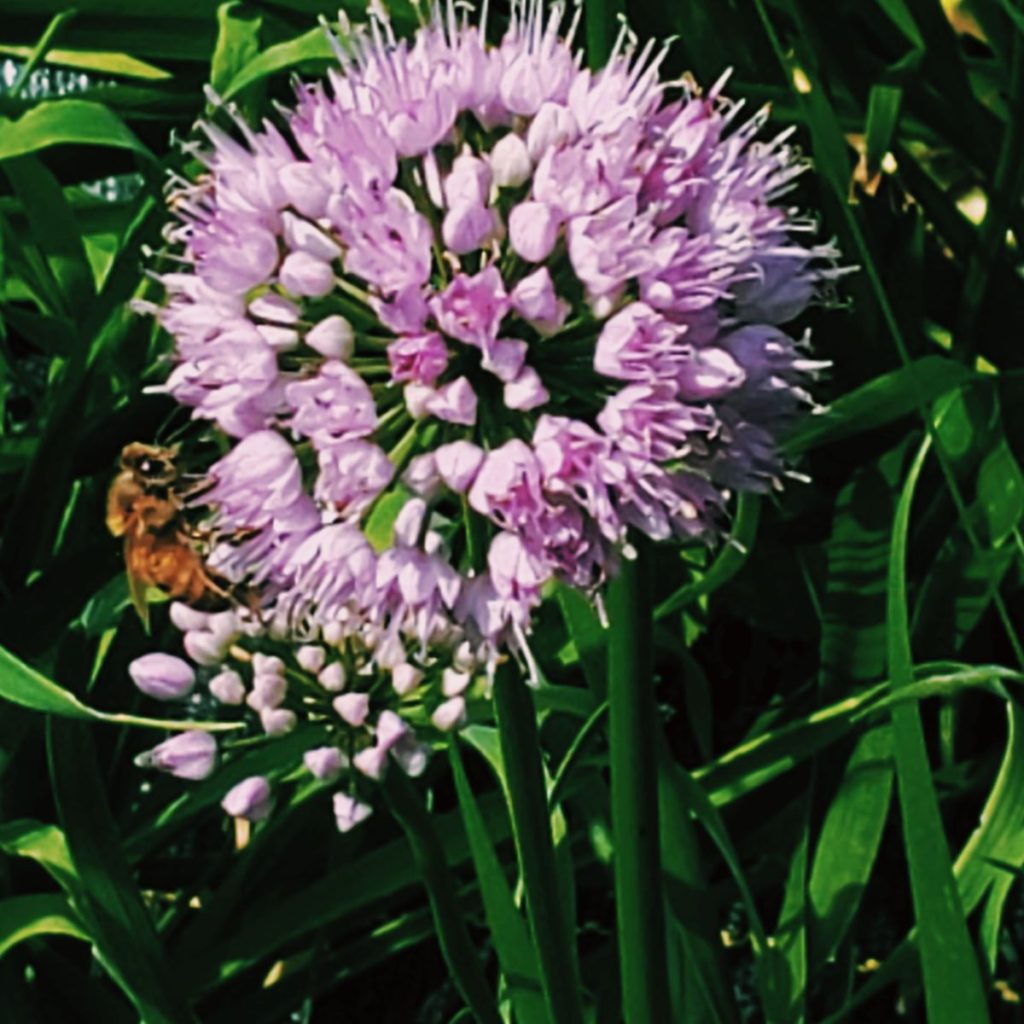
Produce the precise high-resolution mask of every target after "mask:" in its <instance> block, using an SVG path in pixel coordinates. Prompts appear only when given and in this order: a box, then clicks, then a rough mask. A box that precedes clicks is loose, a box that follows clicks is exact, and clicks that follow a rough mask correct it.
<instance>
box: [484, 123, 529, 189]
mask: <svg viewBox="0 0 1024 1024" xmlns="http://www.w3.org/2000/svg"><path fill="white" fill-rule="evenodd" d="M491 171H492V173H493V174H494V184H495V185H497V186H498V187H499V188H516V187H518V186H519V185H522V184H523V182H525V181H527V180H528V179H529V177H530V174H531V172H532V171H533V165H532V164H531V162H530V154H529V151H528V150H527V148H526V143H525V142H523V140H522V139H521V138H520V137H519V136H518V135H516V133H515V132H509V133H508V135H505V136H502V138H500V139H499V140H498V141H497V142H496V143H495V145H494V148H493V149H492V150H491Z"/></svg>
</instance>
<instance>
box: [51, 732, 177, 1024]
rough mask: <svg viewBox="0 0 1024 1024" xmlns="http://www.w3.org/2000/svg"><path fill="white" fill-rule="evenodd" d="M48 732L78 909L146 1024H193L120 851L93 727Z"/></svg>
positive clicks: (108, 968) (58, 802)
mask: <svg viewBox="0 0 1024 1024" xmlns="http://www.w3.org/2000/svg"><path fill="white" fill-rule="evenodd" d="M47 726H48V728H47V748H48V753H49V761H50V778H51V782H52V785H53V791H54V797H55V799H56V802H57V809H58V813H59V816H60V821H61V825H62V826H63V829H64V835H65V837H66V838H67V843H68V849H69V850H70V852H71V859H72V861H73V863H74V866H75V868H76V871H77V875H78V880H79V884H77V885H76V886H75V889H74V892H73V894H72V900H73V902H74V905H75V909H76V910H77V911H78V913H79V914H80V916H81V918H82V921H83V923H84V924H85V925H86V927H87V929H88V931H89V934H90V935H91V936H92V938H93V941H94V942H95V943H96V946H97V949H98V951H99V954H100V956H101V958H102V961H103V964H104V967H105V968H106V969H107V971H108V972H109V973H110V975H111V977H113V978H114V980H115V981H116V982H117V984H118V985H119V986H120V987H121V988H122V989H123V990H124V992H125V994H126V995H127V996H128V997H129V999H131V1001H132V1003H134V1005H135V1006H136V1008H137V1009H138V1011H139V1014H140V1016H141V1017H142V1019H144V1020H145V1021H146V1022H147V1024H184V1022H192V1021H194V1019H195V1018H194V1017H193V1016H192V1013H191V1011H190V1010H189V1008H188V1006H187V1004H186V1002H185V999H184V995H183V992H182V990H181V987H180V985H176V984H175V983H174V982H173V981H172V980H171V977H170V974H169V972H168V971H167V969H166V957H165V954H164V953H163V951H162V949H161V947H160V943H159V940H158V939H157V936H156V931H155V929H154V927H153V922H152V920H151V919H150V917H149V914H148V913H147V912H146V909H145V907H144V906H143V904H142V898H141V896H140V894H139V890H138V888H137V887H136V885H135V882H134V880H133V879H132V876H131V873H130V871H129V869H128V865H127V862H126V861H125V859H124V854H123V853H122V851H121V843H120V837H119V836H118V835H117V828H116V826H115V824H114V820H113V818H112V816H111V813H110V808H109V806H108V804H107V800H106V793H105V786H104V783H103V781H102V777H101V775H100V770H99V765H98V764H97V762H96V755H95V751H94V749H93V746H92V740H91V737H90V735H89V732H88V727H87V726H86V725H84V724H83V723H80V722H70V721H66V720H64V719H60V718H51V719H49V720H48V723H47Z"/></svg>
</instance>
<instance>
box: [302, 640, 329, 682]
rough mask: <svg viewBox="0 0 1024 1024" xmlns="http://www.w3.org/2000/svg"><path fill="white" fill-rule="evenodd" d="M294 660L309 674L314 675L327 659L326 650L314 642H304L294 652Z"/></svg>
mask: <svg viewBox="0 0 1024 1024" xmlns="http://www.w3.org/2000/svg"><path fill="white" fill-rule="evenodd" d="M295 660H296V661H297V662H298V663H299V666H300V667H301V668H303V669H305V670H306V671H307V672H309V673H310V675H314V676H315V675H316V674H317V673H318V672H319V671H320V670H321V669H322V668H323V667H324V663H325V662H326V661H327V652H326V651H325V650H324V649H323V648H322V647H318V646H317V645H316V644H304V645H303V646H302V647H300V648H299V649H298V650H297V651H296V652H295Z"/></svg>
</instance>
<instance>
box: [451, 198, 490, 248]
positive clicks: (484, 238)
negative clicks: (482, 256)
mask: <svg viewBox="0 0 1024 1024" xmlns="http://www.w3.org/2000/svg"><path fill="white" fill-rule="evenodd" d="M500 233H501V221H500V220H499V219H498V217H497V214H496V213H495V211H494V210H491V209H489V208H488V207H486V206H480V205H477V204H475V203H460V204H459V205H458V206H453V207H452V208H451V209H450V210H449V211H448V212H447V213H446V214H445V216H444V221H443V222H442V223H441V237H442V238H443V239H444V244H445V246H446V247H447V248H448V249H450V250H451V251H452V252H454V253H457V254H458V255H459V256H462V255H464V254H465V253H468V252H475V251H476V250H477V249H482V248H484V247H485V246H486V245H488V244H489V243H490V242H491V241H492V240H493V239H495V238H497V237H499V236H500Z"/></svg>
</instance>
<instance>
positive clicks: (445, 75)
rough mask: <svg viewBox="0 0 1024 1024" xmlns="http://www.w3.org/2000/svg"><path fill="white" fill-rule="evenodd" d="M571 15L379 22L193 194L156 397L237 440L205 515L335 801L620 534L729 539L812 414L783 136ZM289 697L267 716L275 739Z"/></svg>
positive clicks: (348, 43) (460, 707)
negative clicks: (166, 371)
mask: <svg viewBox="0 0 1024 1024" xmlns="http://www.w3.org/2000/svg"><path fill="white" fill-rule="evenodd" d="M578 14H579V10H578V9H577V12H576V18H578ZM563 15H564V12H563V10H562V8H561V7H560V6H558V5H553V6H551V7H547V8H545V7H544V5H542V4H541V3H540V2H539V0H528V2H516V0H514V2H513V4H512V14H511V19H510V21H509V24H508V28H507V30H506V32H505V34H504V35H503V36H502V38H501V39H500V41H499V42H498V43H497V44H496V45H489V44H488V43H486V42H485V31H486V29H487V26H486V25H480V26H478V25H475V24H472V23H471V21H470V16H469V15H468V14H466V13H464V12H463V13H457V12H456V7H455V5H454V4H453V3H450V2H449V3H448V5H447V6H437V7H435V8H434V12H433V15H432V17H431V19H430V20H429V22H427V23H426V24H424V25H423V26H421V28H420V29H419V30H418V31H417V32H416V33H415V35H414V36H413V37H412V38H411V39H397V38H395V36H394V34H393V32H392V29H391V26H390V24H389V22H388V20H387V17H386V14H385V13H384V12H383V11H382V10H381V9H380V7H379V6H374V7H371V11H370V24H369V25H368V26H357V27H354V28H352V27H349V26H348V25H347V24H346V25H345V26H343V32H342V34H341V36H340V37H339V38H338V39H336V40H334V44H335V50H336V53H337V56H338V66H337V67H336V68H335V69H334V70H332V71H331V72H329V74H328V76H327V80H326V81H321V82H313V83H304V84H301V85H299V86H298V89H297V95H296V100H295V104H294V106H293V107H292V108H290V109H282V110H281V111H280V112H279V114H280V118H281V119H282V121H283V122H284V123H283V124H280V125H279V124H275V123H272V122H270V121H265V122H264V123H263V124H262V125H261V126H260V127H259V128H255V129H254V128H252V127H250V126H248V125H246V124H244V123H243V122H242V121H241V120H240V118H239V117H238V115H237V114H236V113H234V112H233V111H232V110H231V109H230V108H229V109H228V111H227V114H226V115H222V117H220V118H218V120H219V121H223V122H224V124H225V126H227V124H226V122H227V120H228V117H229V116H230V117H233V118H234V121H235V124H234V127H233V128H231V130H230V131H227V130H225V128H224V127H221V126H214V125H205V126H204V128H203V130H204V132H205V135H206V138H207V140H208V142H207V143H206V144H202V145H200V144H196V145H195V146H194V147H193V151H194V153H195V155H196V156H197V157H198V158H199V159H200V160H202V162H203V163H204V164H205V165H206V169H207V172H206V174H204V175H203V176H202V178H201V179H200V180H199V181H198V182H196V183H194V184H190V183H187V182H184V181H181V180H179V181H178V182H177V183H176V185H175V187H174V190H173V206H174V209H175V211H176V213H177V216H178V223H177V224H176V225H175V226H174V227H172V228H171V229H170V230H169V232H168V240H169V242H170V243H171V244H172V245H174V246H175V247H176V248H177V250H178V254H179V256H180V259H181V260H183V261H184V264H185V265H186V268H187V270H186V271H185V272H182V271H178V272H175V273H172V274H166V275H163V277H162V281H163V284H164V286H165V288H166V292H167V300H166V302H165V304H164V305H163V306H161V307H160V308H159V309H157V310H156V315H157V317H158V319H159V320H160V322H161V323H162V324H163V326H164V327H165V328H166V329H167V330H168V331H169V332H170V334H171V335H173V337H174V340H175V346H176V347H175V359H176V365H175V367H174V369H173V371H172V372H171V375H170V377H169V379H168V381H167V384H166V390H167V391H168V392H169V393H170V394H171V395H173V396H174V397H175V398H176V399H177V400H178V401H180V402H181V403H183V404H185V405H187V406H190V407H191V408H192V409H193V414H194V416H195V417H197V418H199V419H201V420H207V421H209V422H211V423H212V424H214V425H216V427H218V428H219V429H220V430H221V431H222V432H224V433H225V434H227V435H229V437H230V439H231V445H232V447H231V450H230V451H228V453H227V454H226V455H225V456H224V457H223V458H221V459H220V460H219V461H218V462H216V463H214V464H213V465H212V466H211V467H210V468H209V480H210V487H209V489H207V490H206V491H205V492H203V493H202V494H201V495H200V496H199V497H198V498H197V499H196V500H197V501H198V502H199V503H201V504H203V505H205V506H206V507H207V509H208V510H209V524H208V525H209V528H210V530H211V532H212V535H213V536H214V538H215V539H216V540H215V544H214V547H213V551H212V557H211V564H212V566H213V568H215V570H216V571H217V573H218V574H220V575H221V576H223V577H225V578H226V579H228V580H229V581H232V582H234V583H237V584H238V585H244V586H245V587H247V588H249V591H250V593H254V594H255V595H256V596H257V599H258V604H259V606H260V611H259V614H258V616H256V617H255V618H251V619H250V621H249V624H248V626H244V625H243V627H242V633H243V634H245V635H246V636H248V637H250V639H252V640H253V642H254V643H256V642H257V641H258V642H259V643H278V644H284V645H294V646H295V647H297V648H298V650H299V651H300V656H299V657H298V660H297V661H296V662H295V663H294V664H290V665H289V671H294V672H296V673H301V674H302V676H303V677H304V679H305V680H306V683H304V685H306V686H312V687H313V688H314V692H319V693H321V694H322V698H321V699H320V704H321V705H322V710H323V716H324V721H327V722H330V723H331V725H330V728H331V729H332V730H356V733H351V732H348V733H346V735H356V734H358V736H359V737H361V738H360V739H359V740H358V742H354V743H353V744H350V747H351V749H345V750H344V755H345V756H344V758H343V759H340V757H339V759H337V760H336V759H334V758H333V757H331V756H329V755H328V754H326V753H324V752H323V745H322V744H320V745H319V746H317V747H316V748H315V750H316V755H315V757H311V758H310V759H309V760H308V762H307V763H308V764H309V765H310V766H311V769H310V770H311V771H313V772H314V774H315V775H316V776H317V777H318V778H327V777H334V776H335V775H336V774H337V772H340V771H341V770H342V764H343V763H344V765H349V764H351V765H352V766H354V768H355V769H356V770H357V771H359V772H361V773H362V774H363V775H365V776H370V777H378V776H379V775H380V774H381V773H382V772H383V771H384V770H385V769H386V767H387V765H388V763H389V760H395V759H396V758H398V759H399V761H400V763H403V764H405V765H408V764H410V763H414V762H415V761H416V758H414V757H413V758H411V759H410V755H409V751H408V750H407V749H406V747H408V744H409V743H410V742H412V740H411V739H410V736H406V735H404V734H403V735H402V736H401V737H399V736H397V735H396V734H395V729H394V728H393V723H392V722H391V719H390V718H389V717H388V716H389V715H392V714H393V713H394V709H396V708H397V709H398V710H399V713H400V714H401V715H403V716H405V719H407V720H412V718H415V717H416V716H417V715H418V716H419V717H418V725H419V727H421V728H423V729H428V730H429V729H430V728H434V729H438V730H441V731H444V730H447V729H450V728H453V727H454V726H456V725H457V724H459V723H460V722H461V721H462V720H463V719H464V718H465V715H466V707H467V705H466V695H465V694H463V693H461V692H459V693H453V692H446V691H445V684H444V678H445V673H446V672H449V677H448V678H449V685H448V690H449V691H450V690H451V689H452V686H451V682H450V680H451V675H450V673H451V672H452V671H455V672H456V673H462V674H465V673H467V672H468V674H469V678H473V677H474V675H475V674H478V673H483V675H485V676H486V674H487V667H488V666H489V665H493V663H494V660H495V658H496V657H498V656H499V652H501V651H502V650H503V649H507V648H511V649H512V650H513V651H520V652H522V653H524V654H526V652H525V650H524V645H525V643H526V635H527V633H528V631H529V622H530V614H531V610H532V609H533V608H534V607H535V606H536V604H537V603H539V601H540V598H541V592H542V588H543V587H544V585H545V583H547V581H549V580H550V579H552V578H557V579H561V580H563V581H566V582H568V583H570V584H573V585H576V586H580V587H584V588H586V589H588V590H593V589H595V588H597V587H599V586H600V585H601V584H602V582H603V581H604V580H605V579H606V577H607V576H608V574H609V573H610V572H614V569H615V566H616V565H617V561H618V559H619V557H620V556H621V554H622V552H623V551H624V550H625V551H626V552H627V553H628V551H629V548H628V542H627V537H628V532H629V531H630V530H637V531H640V532H643V533H646V534H648V535H649V536H651V537H653V538H655V539H658V540H661V539H667V538H672V537H674V538H680V539H687V540H690V539H697V540H700V541H703V542H711V541H714V540H715V539H716V538H717V537H718V536H720V534H721V532H722V530H723V528H724V527H725V525H726V524H725V508H726V504H727V501H728V498H729V496H730V494H731V492H732V491H734V490H765V489H768V488H770V487H773V486H776V485H778V484H779V482H780V480H781V478H782V476H783V475H784V472H785V467H784V464H783V461H782V459H781V457H780V455H779V451H778V444H777V442H778V437H779V434H780V431H781V429H782V428H783V427H784V426H785V424H786V423H787V422H788V421H789V419H790V418H791V417H792V416H793V415H794V414H795V413H796V412H797V411H798V410H799V408H800V407H801V406H807V405H808V404H810V402H811V400H810V398H809V395H808V392H807V384H808V381H809V380H810V379H811V378H812V377H813V376H814V374H815V373H816V372H817V370H818V369H819V368H820V367H821V365H822V364H820V363H815V362H813V361H812V360H810V359H809V358H808V357H807V356H806V354H805V353H804V352H803V348H804V342H803V341H799V342H798V341H795V340H793V339H792V338H791V337H790V336H789V335H787V334H786V333H784V330H783V329H782V328H783V325H785V324H786V323H787V322H789V321H791V320H793V319H794V318H795V317H797V316H798V315H799V314H801V313H802V312H803V311H804V310H805V309H806V308H807V307H808V305H809V304H810V303H812V302H813V301H815V300H816V299H818V298H819V297H821V296H822V295H823V294H824V293H825V292H826V291H827V289H828V286H829V283H830V281H831V280H832V279H833V278H835V276H836V275H837V274H838V273H839V271H838V270H837V269H836V267H835V258H836V255H837V254H836V252H835V251H834V249H833V248H832V247H831V246H829V245H823V244H817V243H815V242H813V240H811V239H810V237H809V236H810V234H811V233H812V231H813V227H814V225H813V223H812V222H811V221H809V220H808V219H807V218H805V217H801V216H799V215H798V214H797V213H796V212H795V211H794V210H793V209H792V208H790V207H788V206H786V205H784V203H783V202H782V201H781V200H782V197H783V196H784V194H785V193H786V192H787V191H788V190H789V189H790V188H791V187H792V185H793V182H794V179H795V178H796V176H797V175H798V174H799V173H800V171H801V170H802V168H803V164H802V162H801V161H800V160H799V159H798V157H797V155H796V154H795V152H794V151H793V149H792V148H791V147H790V146H789V145H788V144H787V142H786V136H787V134H788V133H783V134H782V135H780V136H778V137H776V138H774V139H772V138H770V137H768V138H766V137H764V128H765V121H766V117H765V115H764V113H760V114H757V115H755V116H754V117H753V118H751V119H750V120H747V121H745V122H744V121H743V120H742V119H741V117H740V109H741V106H740V104H736V103H733V102H731V101H729V100H727V99H726V98H725V97H724V95H723V94H722V84H723V82H724V79H723V82H719V83H718V84H716V85H715V86H713V87H712V88H711V89H710V90H708V91H707V92H701V91H699V90H698V89H697V88H696V87H694V86H692V85H689V84H685V83H683V82H680V81H675V82H667V81H663V80H662V79H661V78H660V75H659V72H660V67H661V64H662V61H663V59H664V56H665V50H664V49H657V48H656V47H655V46H654V45H653V44H648V45H647V46H645V47H643V48H642V49H638V48H637V47H636V45H635V43H634V42H633V41H632V39H631V36H630V35H629V33H628V32H627V31H625V30H624V31H623V32H622V34H621V35H620V37H619V40H618V42H617V44H616V46H615V47H614V50H613V52H612V55H611V57H610V58H609V60H608V63H607V65H606V66H605V67H604V68H603V69H601V70H600V71H596V72H594V71H590V70H586V69H584V68H583V66H582V60H581V56H580V54H579V52H578V51H577V49H576V48H575V46H574V33H575V29H576V20H575V19H574V20H572V21H571V23H569V24H566V19H565V18H564V16H563ZM227 127H230V126H227ZM246 629H248V633H246V632H245V631H246ZM190 635H191V634H190ZM198 635H199V636H200V637H205V636H206V634H205V633H202V632H201V631H200V634H198ZM197 644H198V647H197V649H201V650H202V651H203V652H205V653H216V654H217V658H214V659H213V660H215V661H216V660H218V658H220V659H223V657H224V655H223V653H222V648H223V644H222V645H221V647H220V648H217V649H216V651H214V647H213V641H211V640H208V639H207V640H202V642H200V640H194V641H193V645H197ZM467 645H468V647H469V648H470V650H471V657H470V664H469V665H468V666H464V667H462V668H458V667H457V666H455V665H454V664H453V658H454V654H453V652H455V651H456V650H458V649H460V647H462V648H465V647H466V646H467ZM316 652H321V653H316ZM237 667H238V666H235V668H232V667H230V666H229V665H227V664H226V663H225V664H223V665H218V668H219V669H220V674H218V675H217V676H216V680H217V683H216V689H215V692H216V693H217V695H218V698H219V699H221V700H223V701H225V702H226V703H229V704H231V703H234V704H237V703H238V702H239V700H240V693H239V688H238V685H237V684H236V677H237V673H236V675H234V676H233V675H225V674H224V673H225V672H235V671H236V669H237ZM382 677H390V678H391V679H392V680H393V684H394V685H393V686H392V685H388V686H387V687H385V688H384V689H381V688H380V687H378V686H376V683H375V680H377V679H379V678H382ZM246 685H247V686H248V685H249V684H246ZM278 689H280V687H278ZM272 690H273V687H270V684H269V683H267V682H266V681H264V682H262V683H261V682H260V680H259V678H257V679H255V681H254V682H253V683H252V690H251V692H250V693H249V697H250V699H249V706H250V707H253V702H252V701H253V699H255V701H256V703H258V704H260V705H261V706H260V707H259V708H257V709H256V711H257V713H258V714H259V715H261V716H262V725H263V728H264V729H265V730H266V731H267V732H281V731H287V729H289V728H291V727H292V726H293V725H294V721H293V719H292V718H286V717H284V716H283V715H282V711H287V710H289V709H288V708H287V707H285V706H284V705H285V703H286V702H287V701H286V698H284V697H282V698H281V701H278V700H277V696H278V695H277V694H276V691H274V700H273V701H268V699H267V694H270V693H271V691H272ZM289 690H290V687H289ZM339 693H341V696H338V694H339ZM382 693H386V695H387V697H386V699H384V697H382V696H381V694H382ZM254 694H262V696H256V697H255V698H253V695H254ZM360 695H369V697H368V700H367V701H366V702H364V701H363V700H362V699H361V696H360ZM287 700H290V698H287ZM309 700H310V698H308V695H307V700H306V703H304V704H295V705H294V706H293V708H292V711H293V712H294V711H297V712H298V713H299V714H307V713H308V708H309V707H310V706H312V705H311V704H310V702H309ZM332 701H333V702H334V706H333V708H332V707H331V702H332ZM364 703H365V704H366V706H365V707H364ZM314 704H315V702H314ZM413 704H414V705H415V707H416V709H417V711H416V713H415V714H411V713H407V712H408V708H409V706H411V705H413ZM271 705H272V706H271ZM403 709H404V710H403ZM431 723H432V725H431ZM382 729H383V730H384V732H385V733H387V735H386V736H382ZM340 749H341V747H340V745H339V750H340ZM400 750H401V751H404V753H402V755H401V757H399V755H398V753H396V752H398V751H400ZM335 769H337V772H336V771H335ZM336 811H337V813H338V820H339V825H341V826H342V827H351V825H352V824H353V823H354V822H356V821H357V820H361V818H362V816H364V812H363V805H362V804H361V803H360V802H359V801H358V800H357V799H356V798H355V797H353V796H352V795H351V793H347V794H344V795H343V797H342V798H340V799H338V800H336Z"/></svg>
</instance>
